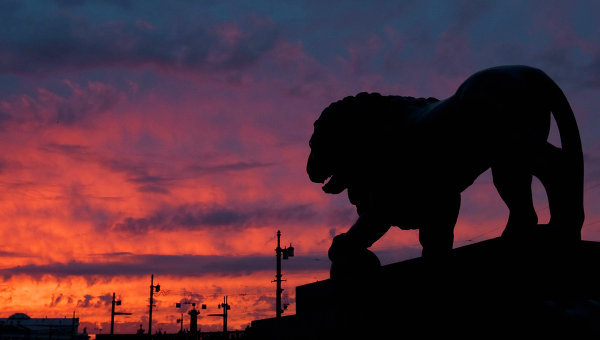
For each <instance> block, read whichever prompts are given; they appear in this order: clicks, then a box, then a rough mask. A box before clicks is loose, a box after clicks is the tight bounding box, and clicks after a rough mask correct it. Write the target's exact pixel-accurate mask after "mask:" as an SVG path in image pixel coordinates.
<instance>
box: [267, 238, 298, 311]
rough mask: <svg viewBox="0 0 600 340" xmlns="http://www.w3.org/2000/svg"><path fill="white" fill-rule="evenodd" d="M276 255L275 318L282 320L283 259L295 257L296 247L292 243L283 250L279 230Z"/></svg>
mask: <svg viewBox="0 0 600 340" xmlns="http://www.w3.org/2000/svg"><path fill="white" fill-rule="evenodd" d="M275 253H276V254H277V272H276V274H275V280H274V281H271V282H277V288H276V289H275V294H276V295H275V296H276V297H275V317H276V318H277V319H279V318H281V313H283V309H282V308H281V293H283V289H282V288H281V282H282V281H285V280H282V279H281V258H282V257H283V259H284V260H287V259H288V258H290V257H294V247H292V244H291V243H290V246H289V247H285V248H283V249H282V248H281V231H280V230H277V248H275ZM286 306H287V305H286Z"/></svg>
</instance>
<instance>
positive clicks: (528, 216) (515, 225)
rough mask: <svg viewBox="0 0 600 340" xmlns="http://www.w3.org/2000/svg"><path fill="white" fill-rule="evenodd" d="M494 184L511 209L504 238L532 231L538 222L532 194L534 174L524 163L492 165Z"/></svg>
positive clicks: (503, 234)
mask: <svg viewBox="0 0 600 340" xmlns="http://www.w3.org/2000/svg"><path fill="white" fill-rule="evenodd" d="M492 176H493V178H494V186H495V187H496V189H497V190H498V193H499V194H500V197H501V198H502V200H503V201H504V203H506V206H507V207H508V209H509V215H508V222H507V224H506V228H505V229H504V232H503V233H502V237H503V238H512V237H514V236H518V235H522V234H524V233H528V232H531V231H532V230H533V227H535V225H536V224H537V222H538V217H537V214H536V213H535V208H534V206H533V198H532V194H531V180H532V175H531V174H530V173H529V170H528V169H526V168H524V167H523V165H522V164H515V163H512V164H506V165H505V164H498V165H494V166H492Z"/></svg>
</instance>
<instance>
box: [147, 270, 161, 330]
mask: <svg viewBox="0 0 600 340" xmlns="http://www.w3.org/2000/svg"><path fill="white" fill-rule="evenodd" d="M154 291H156V292H157V293H158V292H160V285H156V286H155V285H154V274H152V276H151V277H150V310H149V312H148V335H149V336H150V337H152V306H154Z"/></svg>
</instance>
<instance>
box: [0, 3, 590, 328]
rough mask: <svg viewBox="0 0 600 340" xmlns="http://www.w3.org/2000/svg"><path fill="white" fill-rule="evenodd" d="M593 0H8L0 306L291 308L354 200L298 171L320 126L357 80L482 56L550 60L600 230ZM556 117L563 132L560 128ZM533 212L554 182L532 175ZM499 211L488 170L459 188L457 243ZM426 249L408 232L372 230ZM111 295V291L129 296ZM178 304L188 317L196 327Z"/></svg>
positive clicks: (369, 87)
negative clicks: (577, 135)
mask: <svg viewBox="0 0 600 340" xmlns="http://www.w3.org/2000/svg"><path fill="white" fill-rule="evenodd" d="M599 12H600V3H599V2H596V1H577V0H573V1H568V2H565V1H513V0H508V1H501V2H491V1H489V2H488V1H368V2H367V1H312V0H308V1H264V0H253V1H245V0H238V1H191V0H190V1H184V0H181V1H168V2H167V1H153V0H148V1H127V0H123V1H119V0H104V1H100V0H96V1H93V0H54V1H45V0H39V1H35V0H31V1H17V0H14V1H13V0H3V1H0V143H1V145H2V147H1V149H0V260H1V261H0V310H1V311H2V312H1V314H0V318H2V317H8V316H10V315H11V314H13V313H16V312H24V313H27V314H28V315H30V316H31V317H45V316H48V317H65V316H66V317H71V316H72V315H73V312H75V315H76V316H77V317H79V318H80V322H81V327H80V331H81V330H82V329H83V327H86V328H87V331H88V332H89V333H107V332H108V331H109V329H110V326H109V322H110V302H111V297H112V293H113V292H115V293H116V295H117V297H118V298H120V299H121V300H122V301H123V303H122V305H121V306H119V307H117V311H124V312H131V313H132V315H130V316H117V317H116V320H115V321H116V325H115V331H116V332H117V333H125V332H134V331H135V330H136V329H137V328H139V326H140V324H142V325H143V328H144V329H146V330H147V328H148V318H147V312H148V294H149V285H150V275H151V274H154V277H155V283H158V284H160V285H161V292H160V293H158V294H157V296H156V308H155V310H154V312H153V330H159V329H161V330H163V331H167V332H174V331H176V330H178V329H179V325H178V324H177V323H176V319H178V318H180V317H181V313H185V312H186V311H187V310H189V308H190V306H189V305H185V304H184V305H182V307H181V308H176V307H175V303H176V302H181V301H194V302H196V303H199V304H207V307H208V309H207V310H206V311H202V313H201V314H200V316H199V318H200V319H199V325H200V327H201V328H202V330H203V331H208V330H220V329H221V319H220V318H218V317H210V316H208V314H210V313H218V312H219V309H217V305H218V304H219V303H221V302H222V299H223V296H225V295H227V296H228V301H229V304H230V305H231V310H230V311H229V312H230V314H229V320H228V324H229V329H230V330H233V329H244V328H245V327H246V326H247V325H248V324H249V323H250V322H251V321H252V320H256V319H261V318H267V317H273V316H274V315H275V307H274V305H275V284H274V283H273V282H272V280H274V278H275V251H274V249H275V247H276V231H277V230H281V232H282V243H283V245H286V246H287V245H289V244H290V243H291V244H292V245H293V246H294V248H295V249H296V256H295V257H293V258H291V259H289V260H288V261H284V262H283V275H284V279H286V280H287V281H285V282H284V289H285V291H284V303H286V304H289V306H288V308H287V310H286V311H285V313H284V315H289V314H294V313H295V287H296V286H298V285H302V284H307V283H310V282H314V281H316V280H324V279H327V278H328V276H329V271H328V270H329V260H328V259H327V255H326V253H327V249H328V247H329V245H330V243H331V239H332V237H333V236H334V235H336V234H339V233H341V232H344V231H345V230H347V229H348V227H349V226H350V225H351V224H352V223H353V221H354V220H355V219H356V217H357V215H356V212H355V210H354V207H353V206H352V205H351V204H350V203H349V202H348V199H347V196H346V195H345V193H343V194H340V195H337V196H333V195H326V194H324V193H323V192H322V191H321V188H320V187H321V186H320V185H319V184H314V183H311V182H310V181H309V179H308V176H307V174H306V170H305V168H306V160H307V156H308V154H309V147H308V140H309V138H310V136H311V134H312V128H313V127H312V124H313V122H314V120H316V118H318V116H319V114H320V113H321V111H322V110H323V109H324V108H325V107H327V106H328V105H329V104H330V103H331V102H333V101H336V100H339V99H341V98H343V97H345V96H348V95H355V94H357V93H359V92H363V91H366V92H379V93H381V94H384V95H402V96H416V97H436V98H440V99H444V98H447V97H449V96H450V95H452V94H453V93H454V91H455V90H456V89H457V88H458V86H459V85H460V84H461V82H462V81H464V80H465V79H466V78H467V77H468V76H469V75H471V74H473V73H474V72H476V71H479V70H481V69H485V68H488V67H492V66H498V65H509V64H525V65H531V66H534V67H538V68H540V69H542V70H544V71H545V72H546V73H547V74H548V75H549V76H550V77H551V78H553V79H554V80H555V81H556V82H557V83H558V84H559V86H560V87H561V88H562V89H563V90H564V92H565V94H566V96H567V98H568V99H569V101H570V103H571V105H572V107H573V110H574V112H575V115H576V118H577V121H578V124H579V128H580V132H581V137H582V142H583V148H584V158H585V184H584V185H585V209H586V222H585V224H584V228H583V238H584V239H587V240H594V241H600V208H599V205H598V202H599V201H600V189H598V188H600V137H599V136H598V134H597V131H600V119H599V115H598V113H597V108H598V107H600V41H599V40H598V39H599V38H598V37H600V24H599V23H598V20H597V13H599ZM555 130H556V129H554V131H553V133H552V134H551V141H552V142H554V143H557V140H558V138H557V134H556V131H555ZM533 187H534V194H535V205H536V208H537V210H538V214H539V216H540V222H544V221H547V220H548V208H547V201H546V197H545V193H544V191H543V189H542V188H541V184H540V183H539V181H537V180H534V183H533ZM507 217H508V210H507V208H506V206H505V205H504V204H503V203H502V201H501V200H500V198H499V196H498V194H497V192H496V191H495V189H494V187H493V184H492V181H491V176H490V173H489V172H486V173H484V174H483V175H482V176H480V178H479V179H478V180H477V181H476V182H475V183H474V184H473V185H472V186H471V187H470V188H468V189H467V190H466V191H465V192H464V193H463V201H462V207H461V212H460V216H459V220H458V223H457V226H456V229H455V243H454V245H455V247H458V246H464V245H467V244H471V243H473V242H477V241H482V240H485V239H489V238H493V237H496V236H498V235H499V234H500V233H501V232H502V229H503V227H504V225H505V223H506V219H507ZM373 250H374V251H375V252H376V254H377V255H378V256H379V257H380V259H381V261H382V263H383V264H388V263H392V262H396V261H401V260H404V259H408V258H413V257H417V256H419V255H420V246H419V244H418V235H417V233H416V232H415V231H402V230H399V229H396V228H393V229H392V230H390V232H388V234H386V235H385V236H384V237H383V238H382V239H381V240H380V241H378V242H377V243H376V244H375V245H374V246H373ZM119 308H120V309H119ZM188 325H189V318H188V317H187V316H186V317H185V323H184V327H189V326H188Z"/></svg>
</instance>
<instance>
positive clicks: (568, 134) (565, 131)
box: [550, 80, 585, 230]
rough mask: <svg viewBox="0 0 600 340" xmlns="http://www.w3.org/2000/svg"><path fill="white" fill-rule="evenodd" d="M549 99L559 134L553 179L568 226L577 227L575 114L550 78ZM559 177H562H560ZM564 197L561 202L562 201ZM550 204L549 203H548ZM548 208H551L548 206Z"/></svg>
mask: <svg viewBox="0 0 600 340" xmlns="http://www.w3.org/2000/svg"><path fill="white" fill-rule="evenodd" d="M550 84H551V91H550V95H551V96H552V98H550V102H551V107H550V110H551V111H552V115H553V116H554V119H555V120H556V125H557V127H558V131H559V133H560V143H561V148H562V152H561V157H560V158H559V159H560V163H561V164H558V168H559V169H562V170H561V171H562V173H561V175H560V176H559V178H558V179H557V180H558V181H559V182H560V187H562V190H563V194H564V195H559V196H564V197H562V198H560V199H559V200H560V201H561V203H559V204H561V205H562V204H564V205H567V206H569V207H570V212H571V214H572V215H571V217H570V218H568V220H570V221H571V222H569V224H571V226H572V227H576V228H578V229H579V230H581V227H582V226H583V220H584V218H585V217H584V216H585V215H584V211H583V150H582V146H581V137H580V135H579V128H578V127H577V122H576V121H575V114H574V113H573V110H572V109H571V105H570V104H569V101H568V100H567V97H566V96H565V94H564V93H563V91H562V90H561V89H560V87H558V85H557V84H556V83H555V82H554V81H552V80H551V81H550ZM561 176H562V177H561ZM563 200H564V201H563ZM550 205H552V202H550ZM551 210H552V207H551Z"/></svg>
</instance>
